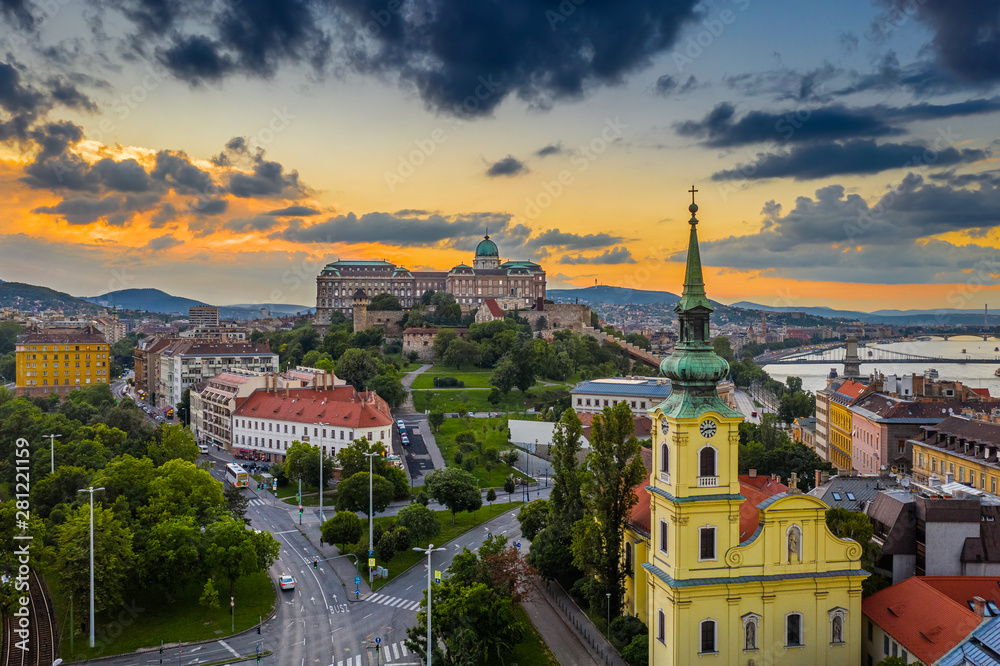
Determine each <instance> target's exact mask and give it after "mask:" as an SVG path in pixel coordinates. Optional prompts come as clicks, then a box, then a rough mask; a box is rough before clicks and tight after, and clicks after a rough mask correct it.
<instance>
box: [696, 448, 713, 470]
mask: <svg viewBox="0 0 1000 666" xmlns="http://www.w3.org/2000/svg"><path fill="white" fill-rule="evenodd" d="M715 463H716V455H715V449H713V448H712V447H711V446H706V447H705V448H703V449H702V450H701V452H700V453H699V454H698V476H718V474H716V465H715Z"/></svg>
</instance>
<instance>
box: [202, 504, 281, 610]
mask: <svg viewBox="0 0 1000 666" xmlns="http://www.w3.org/2000/svg"><path fill="white" fill-rule="evenodd" d="M206 535H207V538H208V544H209V545H208V547H207V548H206V550H205V561H206V563H207V565H208V567H209V568H211V569H212V571H214V572H215V574H216V577H219V578H223V579H225V580H228V581H229V594H230V595H232V594H233V591H234V590H235V588H236V581H237V580H238V579H239V578H241V577H242V576H249V575H250V574H255V573H260V572H264V571H267V570H268V568H270V566H271V565H272V564H274V561H275V560H276V559H278V555H279V553H280V550H281V544H279V543H278V541H277V540H275V538H274V537H273V536H271V533H270V532H257V531H255V530H251V529H247V527H246V526H245V525H244V524H243V521H242V520H236V519H234V518H230V517H225V518H222V519H221V520H218V521H216V522H214V523H212V524H211V525H209V528H208V531H207V532H206Z"/></svg>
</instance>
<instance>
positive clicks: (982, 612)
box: [972, 597, 986, 617]
mask: <svg viewBox="0 0 1000 666" xmlns="http://www.w3.org/2000/svg"><path fill="white" fill-rule="evenodd" d="M972 610H973V611H975V613H976V615H978V616H979V617H986V600H985V599H983V598H982V597H972Z"/></svg>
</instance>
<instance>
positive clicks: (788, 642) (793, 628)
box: [785, 613, 802, 647]
mask: <svg viewBox="0 0 1000 666" xmlns="http://www.w3.org/2000/svg"><path fill="white" fill-rule="evenodd" d="M796 645H802V615H800V614H799V613H789V614H788V615H787V616H785V646H786V647H792V646H796Z"/></svg>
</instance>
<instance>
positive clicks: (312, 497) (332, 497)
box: [282, 490, 337, 509]
mask: <svg viewBox="0 0 1000 666" xmlns="http://www.w3.org/2000/svg"><path fill="white" fill-rule="evenodd" d="M282 501H283V502H284V503H285V504H290V505H292V506H297V505H298V502H297V497H296V495H294V494H293V495H292V496H291V497H286V498H285V499H283V500H282ZM336 505H337V491H336V490H327V491H326V492H325V493H323V508H324V509H326V508H328V507H333V506H336ZM302 506H319V493H318V492H315V491H314V492H311V493H309V494H308V495H307V494H306V493H305V492H304V491H303V493H302Z"/></svg>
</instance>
